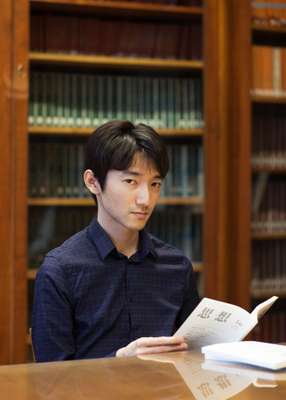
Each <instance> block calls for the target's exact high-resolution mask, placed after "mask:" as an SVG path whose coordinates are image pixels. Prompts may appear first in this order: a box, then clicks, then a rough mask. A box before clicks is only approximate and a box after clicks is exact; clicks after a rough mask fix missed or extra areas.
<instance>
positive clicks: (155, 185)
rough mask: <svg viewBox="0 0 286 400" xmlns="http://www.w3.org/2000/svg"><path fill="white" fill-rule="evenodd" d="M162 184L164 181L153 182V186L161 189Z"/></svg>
mask: <svg viewBox="0 0 286 400" xmlns="http://www.w3.org/2000/svg"><path fill="white" fill-rule="evenodd" d="M161 186H162V182H153V183H152V187H154V188H156V189H160V188H161Z"/></svg>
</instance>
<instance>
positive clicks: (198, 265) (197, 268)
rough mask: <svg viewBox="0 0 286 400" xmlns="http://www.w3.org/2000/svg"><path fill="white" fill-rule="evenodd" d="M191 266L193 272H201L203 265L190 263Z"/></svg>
mask: <svg viewBox="0 0 286 400" xmlns="http://www.w3.org/2000/svg"><path fill="white" fill-rule="evenodd" d="M192 265H193V269H194V272H203V270H204V265H203V263H202V262H195V261H192Z"/></svg>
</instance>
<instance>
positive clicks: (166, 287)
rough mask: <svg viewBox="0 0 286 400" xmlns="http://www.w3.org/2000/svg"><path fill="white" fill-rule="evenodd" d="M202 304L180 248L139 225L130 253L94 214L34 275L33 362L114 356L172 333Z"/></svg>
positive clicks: (51, 254)
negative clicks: (123, 250) (135, 244)
mask: <svg viewBox="0 0 286 400" xmlns="http://www.w3.org/2000/svg"><path fill="white" fill-rule="evenodd" d="M198 302H199V297H198V293H197V289H196V284H195V279H194V273H193V269H192V265H191V263H190V261H189V260H188V259H187V258H186V257H185V256H184V255H183V254H182V252H181V251H179V250H178V249H176V248H175V247H173V246H171V245H168V244H166V243H164V242H162V241H161V240H159V239H157V238H155V237H154V236H152V235H150V234H149V233H147V232H146V231H145V230H142V231H141V232H140V235H139V246H138V250H137V252H136V253H135V254H134V255H132V256H131V257H130V258H128V257H126V256H125V255H123V254H121V253H119V252H118V251H117V250H116V248H115V246H114V244H113V242H112V241H111V239H110V237H109V236H108V235H107V233H106V232H105V231H104V230H103V228H102V227H101V226H100V225H99V224H98V222H97V221H96V220H95V219H94V220H93V221H92V222H91V224H90V225H89V226H88V227H87V228H85V229H84V230H82V231H80V232H78V233H77V234H75V235H73V236H72V237H71V238H69V239H68V240H67V241H65V242H64V243H63V244H62V245H61V246H59V247H57V248H56V249H54V250H52V251H50V252H49V253H48V254H47V256H46V258H45V260H44V262H43V264H42V266H41V268H40V270H39V272H38V274H37V278H36V282H35V296H34V306H33V316H32V342H33V347H34V353H35V358H36V361H57V360H72V359H84V358H97V357H108V356H114V355H115V353H116V351H117V350H118V349H119V348H121V347H123V346H126V345H127V344H128V343H129V342H131V341H133V340H135V339H137V338H139V337H143V336H145V337H146V336H169V335H172V334H173V333H174V332H175V331H176V329H177V328H178V327H179V326H180V325H181V324H182V323H183V321H184V320H185V319H186V318H187V316H188V315H189V314H190V313H191V311H192V310H193V309H194V308H195V307H196V305H197V304H198Z"/></svg>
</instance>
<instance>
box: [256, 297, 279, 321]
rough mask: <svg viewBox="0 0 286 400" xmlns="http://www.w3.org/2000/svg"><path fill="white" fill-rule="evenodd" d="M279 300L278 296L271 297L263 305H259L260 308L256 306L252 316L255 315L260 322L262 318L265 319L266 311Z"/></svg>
mask: <svg viewBox="0 0 286 400" xmlns="http://www.w3.org/2000/svg"><path fill="white" fill-rule="evenodd" d="M277 299H278V297H277V296H272V297H270V299H268V300H265V301H264V302H263V303H260V304H258V306H256V307H255V309H254V310H253V311H252V313H251V315H253V316H254V317H255V318H256V320H257V321H258V320H259V319H260V318H261V317H263V315H264V314H265V313H266V311H268V310H269V308H270V307H271V306H272V304H273V303H274V302H275V301H276V300H277Z"/></svg>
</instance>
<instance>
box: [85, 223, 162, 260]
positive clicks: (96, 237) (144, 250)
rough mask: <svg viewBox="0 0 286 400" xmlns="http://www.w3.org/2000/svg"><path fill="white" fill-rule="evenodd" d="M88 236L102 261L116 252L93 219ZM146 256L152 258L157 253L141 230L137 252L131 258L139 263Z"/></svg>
mask: <svg viewBox="0 0 286 400" xmlns="http://www.w3.org/2000/svg"><path fill="white" fill-rule="evenodd" d="M88 236H89V238H90V240H91V241H92V242H93V244H94V245H95V246H96V248H97V251H98V254H99V255H100V257H101V258H102V259H103V260H104V259H105V258H106V257H107V256H108V255H109V254H110V253H111V252H112V251H114V250H115V251H117V250H116V247H115V246H114V244H113V242H112V240H111V239H110V237H109V235H108V234H107V233H106V232H105V230H104V229H103V228H102V226H101V225H100V224H99V223H98V222H97V220H96V218H94V219H93V220H92V221H91V223H90V225H89V226H88ZM148 254H151V255H152V256H153V257H154V258H156V257H157V253H156V250H155V247H154V244H153V242H152V239H151V237H150V235H149V233H148V232H147V231H146V230H145V229H143V230H142V231H140V232H139V246H138V251H137V252H136V253H135V254H134V255H133V256H132V257H131V258H132V259H133V260H134V261H140V260H142V259H143V258H145V257H146V256H147V255H148Z"/></svg>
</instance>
